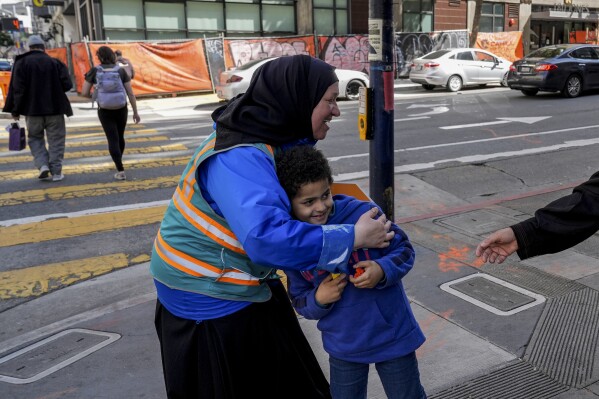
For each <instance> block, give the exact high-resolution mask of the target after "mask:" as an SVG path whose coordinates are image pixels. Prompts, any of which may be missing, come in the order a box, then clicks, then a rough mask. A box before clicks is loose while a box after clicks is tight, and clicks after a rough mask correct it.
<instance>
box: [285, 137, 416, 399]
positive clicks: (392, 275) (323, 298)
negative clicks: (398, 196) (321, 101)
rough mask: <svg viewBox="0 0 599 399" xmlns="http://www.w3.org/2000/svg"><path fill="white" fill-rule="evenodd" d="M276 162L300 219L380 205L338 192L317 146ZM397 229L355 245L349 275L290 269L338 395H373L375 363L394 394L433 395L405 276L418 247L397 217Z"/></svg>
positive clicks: (339, 219)
mask: <svg viewBox="0 0 599 399" xmlns="http://www.w3.org/2000/svg"><path fill="white" fill-rule="evenodd" d="M276 165H277V176H278V178H279V182H280V183H281V186H283V189H284V190H285V192H286V193H287V196H288V197H289V201H290V202H291V212H292V214H293V216H294V217H295V218H296V219H297V220H300V221H302V222H306V223H311V224H317V225H328V224H340V225H342V224H354V223H356V222H357V221H358V218H359V217H360V215H362V214H363V213H364V212H365V211H368V210H369V209H370V208H372V207H373V206H375V205H374V204H373V203H371V202H366V201H359V200H357V199H355V198H353V197H349V196H346V195H335V196H333V195H332V194H331V184H332V183H333V176H332V173H331V168H330V166H329V164H328V162H327V160H326V158H325V157H324V155H323V154H322V153H321V152H320V151H318V150H317V149H315V148H314V147H312V146H298V147H293V148H291V149H289V150H287V151H283V152H282V153H280V154H278V155H277V157H276ZM381 213H382V211H381ZM391 230H392V231H393V232H394V234H395V235H394V237H393V239H392V240H391V242H390V245H389V247H387V248H384V249H377V248H360V249H357V250H355V251H353V253H352V255H351V257H350V258H349V264H348V266H349V267H348V269H349V275H345V274H341V275H334V274H331V273H328V272H326V271H323V270H312V271H295V270H288V271H286V274H287V284H288V291H289V296H290V297H291V300H292V303H293V306H294V308H295V310H296V311H297V312H298V313H299V314H301V315H302V316H304V317H305V318H306V319H310V320H319V321H318V324H317V326H318V329H319V330H320V331H321V332H322V341H323V346H324V349H325V351H326V352H327V353H328V354H329V365H330V376H331V377H330V383H331V394H332V396H333V399H348V398H351V399H366V390H367V385H368V371H369V367H370V364H371V363H372V364H374V366H375V368H376V370H377V372H378V374H379V377H380V379H381V382H382V384H383V388H384V390H385V394H386V395H387V398H388V399H425V398H426V394H425V392H424V388H423V387H422V384H421V383H420V372H419V370H418V361H417V359H416V352H415V351H416V349H418V348H419V347H420V346H421V345H422V344H423V343H424V340H425V338H424V334H423V333H422V330H421V329H420V327H419V325H418V322H417V321H416V318H415V317H414V314H413V313H412V309H411V307H410V302H409V301H408V298H407V296H406V293H405V291H404V288H403V285H402V282H401V280H402V278H403V277H404V276H405V275H406V274H407V273H408V272H409V271H410V270H411V269H412V267H413V266H414V258H415V253H414V248H413V247H412V244H411V243H410V241H409V239H408V237H407V235H406V234H405V233H404V231H403V230H402V229H400V228H399V226H397V225H396V224H394V223H392V224H391Z"/></svg>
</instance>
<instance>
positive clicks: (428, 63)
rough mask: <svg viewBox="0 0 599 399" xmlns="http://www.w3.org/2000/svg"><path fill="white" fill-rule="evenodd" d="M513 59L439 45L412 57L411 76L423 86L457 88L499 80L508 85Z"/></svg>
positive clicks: (482, 51) (498, 81) (427, 88)
mask: <svg viewBox="0 0 599 399" xmlns="http://www.w3.org/2000/svg"><path fill="white" fill-rule="evenodd" d="M510 65H512V63H511V62H510V61H508V60H506V59H505V58H501V57H499V56H497V55H495V54H493V53H490V52H488V51H486V50H481V49H478V48H459V49H442V50H437V51H433V52H431V53H428V54H426V55H424V56H422V57H420V58H417V59H415V60H414V62H413V63H412V65H411V68H410V80H411V81H412V82H414V83H420V84H421V85H422V87H424V88H425V89H426V90H433V89H434V88H435V87H437V86H442V87H445V88H447V90H449V91H459V90H461V89H462V87H464V86H475V85H478V86H485V85H487V84H489V83H500V84H501V85H502V86H507V75H508V72H509V70H510Z"/></svg>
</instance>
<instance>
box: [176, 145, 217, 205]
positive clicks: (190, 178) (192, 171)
mask: <svg viewBox="0 0 599 399" xmlns="http://www.w3.org/2000/svg"><path fill="white" fill-rule="evenodd" d="M215 142H216V137H215V138H213V139H212V140H210V141H209V142H208V143H206V146H205V147H204V148H202V150H201V151H200V152H198V154H197V155H196V157H195V158H194V160H193V165H194V167H191V168H189V170H188V171H187V174H186V175H185V177H184V178H183V190H184V192H183V195H184V196H185V198H187V199H188V200H191V197H192V196H193V185H194V184H195V182H196V179H195V176H196V169H197V168H196V167H195V165H197V164H198V159H200V157H201V156H202V155H204V153H205V152H206V151H208V150H211V149H212V148H214V143H215Z"/></svg>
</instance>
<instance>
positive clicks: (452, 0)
mask: <svg viewBox="0 0 599 399" xmlns="http://www.w3.org/2000/svg"><path fill="white" fill-rule="evenodd" d="M460 2H461V0H449V5H450V6H452V7H459V6H460Z"/></svg>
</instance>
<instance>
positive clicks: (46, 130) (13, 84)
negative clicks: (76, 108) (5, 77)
mask: <svg viewBox="0 0 599 399" xmlns="http://www.w3.org/2000/svg"><path fill="white" fill-rule="evenodd" d="M27 46H28V47H29V51H28V52H26V53H25V54H21V55H18V56H17V57H16V58H15V63H14V66H13V69H12V74H11V77H10V83H9V86H8V95H7V96H6V104H5V105H4V109H3V110H2V111H3V112H10V113H11V115H12V117H13V119H14V120H15V121H18V120H19V119H20V117H21V115H25V124H26V126H27V141H28V144H29V149H30V150H31V155H33V164H34V165H35V167H36V168H37V169H38V170H39V175H38V178H39V179H42V180H47V179H50V178H51V179H52V181H60V180H62V179H63V178H64V174H63V173H62V160H63V158H64V149H65V140H66V134H67V130H66V126H65V120H64V115H66V116H71V115H73V110H72V108H71V103H70V102H69V99H68V98H67V95H66V94H65V93H66V92H67V91H69V90H71V88H72V87H73V83H72V82H71V77H70V76H69V70H68V69H67V67H66V65H65V64H63V63H62V62H60V61H59V60H57V59H55V58H52V57H50V56H49V55H48V54H46V46H45V44H44V41H43V40H42V39H41V38H40V37H39V36H37V35H32V36H30V37H29V39H27ZM46 140H47V141H48V143H47V145H46Z"/></svg>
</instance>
